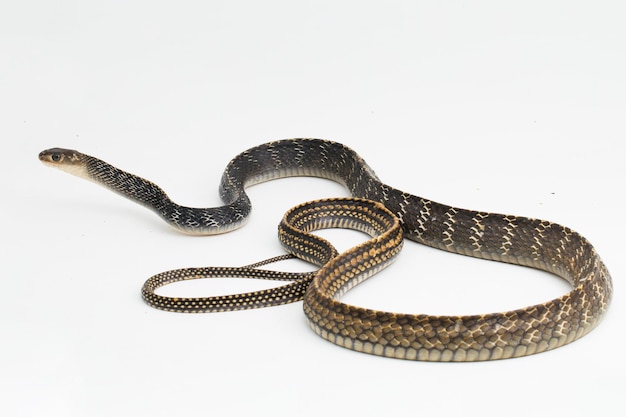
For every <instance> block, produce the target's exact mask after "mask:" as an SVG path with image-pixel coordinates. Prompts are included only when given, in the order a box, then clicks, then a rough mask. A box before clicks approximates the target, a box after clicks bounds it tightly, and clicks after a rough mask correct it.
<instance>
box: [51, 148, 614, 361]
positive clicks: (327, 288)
mask: <svg viewBox="0 0 626 417" xmlns="http://www.w3.org/2000/svg"><path fill="white" fill-rule="evenodd" d="M40 159H41V160H42V161H43V162H45V163H47V164H49V165H52V166H56V167H59V168H61V169H64V170H66V171H68V172H71V173H73V174H76V175H79V176H81V177H84V178H87V179H90V180H92V181H95V182H97V183H99V184H101V185H104V186H106V187H108V188H110V189H112V190H113V191H116V192H118V193H120V194H122V195H123V196H125V197H127V198H130V199H132V200H134V201H136V202H138V203H141V204H143V205H145V206H147V207H149V208H150V209H152V210H154V211H155V212H156V213H158V214H159V215H160V216H161V217H162V218H163V219H165V220H166V221H167V223H168V224H170V225H171V226H172V227H174V228H176V229H178V230H181V231H183V232H185V233H194V234H217V233H223V232H228V231H231V230H234V229H236V228H238V227H240V226H242V225H243V224H244V223H245V221H246V219H247V216H248V214H249V213H250V209H251V203H250V200H249V198H248V196H247V194H246V193H245V188H246V187H248V186H251V185H253V184H256V183H259V182H263V181H268V180H271V179H275V178H281V177H288V176H316V177H322V178H328V179H331V180H334V181H337V182H340V183H342V184H343V185H345V186H346V187H347V189H348V190H349V191H350V193H351V195H352V196H353V197H356V198H358V199H362V200H349V201H326V202H324V201H323V202H321V203H319V202H318V203H316V204H318V205H321V207H323V208H324V207H327V206H328V205H330V206H332V205H334V204H335V205H336V204H339V205H342V204H344V205H346V207H348V211H354V210H356V209H355V207H362V208H364V210H365V211H367V213H368V215H367V216H365V217H364V218H363V219H364V220H363V219H362V220H359V221H356V222H355V221H354V218H353V217H350V216H349V215H344V214H342V215H337V214H332V213H334V212H333V211H332V210H331V211H330V213H331V214H329V212H328V211H324V212H323V213H319V212H318V214H317V215H316V216H314V218H319V219H326V220H320V221H319V222H318V223H307V222H306V221H305V222H304V223H302V222H298V221H295V220H293V218H292V219H288V218H287V217H288V216H287V215H286V216H285V218H284V219H283V222H282V223H281V225H283V226H281V227H282V229H281V230H289V232H288V233H283V236H284V238H285V240H284V241H283V243H284V244H285V245H286V246H287V247H288V248H289V249H290V250H293V251H294V252H295V254H296V256H304V255H303V251H304V252H306V251H311V250H313V249H311V248H315V245H316V242H315V240H314V239H315V238H313V237H312V236H313V235H310V234H309V232H310V231H311V230H315V228H316V227H338V226H341V224H343V223H346V221H345V220H346V219H352V220H350V221H348V222H347V223H348V225H347V227H355V228H363V227H365V226H364V225H365V224H367V225H368V226H367V227H365V231H367V232H368V233H369V234H370V235H372V236H373V238H372V239H371V240H369V241H367V242H365V243H364V244H362V245H359V246H357V247H356V248H353V249H351V250H349V251H347V252H345V253H342V254H339V255H337V254H336V253H334V252H332V249H327V251H329V252H328V253H327V254H326V255H319V254H317V255H315V256H314V257H313V259H312V261H313V262H315V263H317V264H319V265H320V266H321V269H320V270H319V271H318V272H317V273H316V274H302V275H301V276H295V277H294V275H289V274H288V273H285V275H281V273H273V272H266V271H263V270H260V269H258V268H255V267H249V268H232V269H229V268H207V269H202V268H192V269H186V270H178V271H170V272H166V273H163V274H159V275H158V276H156V277H153V279H151V280H152V281H150V280H149V282H147V283H146V286H144V290H145V291H144V298H145V299H146V301H148V302H149V303H150V304H151V305H154V306H155V307H159V308H163V309H167V310H173V311H223V310H232V309H240V308H253V307H261V306H265V305H274V304H282V303H285V302H291V301H295V300H296V299H300V298H302V297H304V311H305V314H306V316H307V320H308V322H309V324H310V325H311V327H312V328H313V330H314V331H315V332H316V333H318V334H319V335H320V336H322V337H323V338H325V339H327V340H329V341H331V342H333V343H336V344H338V345H340V346H343V347H346V348H350V349H353V350H357V351H361V352H366V353H371V354H376V355H381V356H388V357H394V358H402V359H412V360H429V361H477V360H491V359H504V358H511V357H519V356H525V355H529V354H533V353H538V352H543V351H546V350H549V349H553V348H556V347H559V346H562V345H564V344H567V343H569V342H571V341H573V340H576V339H578V338H580V337H582V336H584V335H585V334H587V333H588V332H589V331H590V330H592V329H593V328H594V327H595V326H596V325H597V324H598V323H599V321H600V319H601V317H602V316H603V314H604V313H605V311H606V309H607V307H608V305H609V301H610V299H611V294H612V282H611V278H610V275H609V272H608V270H607V268H606V266H605V265H604V263H603V262H602V260H601V258H600V256H599V255H598V254H597V252H596V251H595V249H594V248H593V246H592V245H591V244H590V243H589V242H588V241H587V240H586V239H585V238H584V237H583V236H582V235H580V234H578V233H577V232H575V231H573V230H571V229H569V228H567V227H565V226H561V225H559V224H556V223H552V222H549V221H545V220H538V219H531V218H527V217H520V216H512V215H505V214H495V213H487V212H480V211H473V210H465V209H461V208H457V207H452V206H448V205H445V204H440V203H437V202H434V201H431V200H428V199H425V198H422V197H418V196H415V195H412V194H408V193H406V192H403V191H400V190H397V189H394V188H392V187H390V186H388V185H386V184H384V183H383V182H381V181H380V180H379V179H378V177H377V176H376V174H375V173H374V171H373V170H372V169H371V168H370V167H369V166H368V165H367V163H365V161H364V160H363V159H362V158H361V157H360V156H359V155H358V154H357V153H356V152H354V151H353V150H352V149H350V148H348V147H346V146H344V145H342V144H340V143H336V142H331V141H325V140H319V139H288V140H281V141H275V142H270V143H266V144H263V145H260V146H257V147H254V148H251V149H249V150H247V151H245V152H243V153H241V154H239V155H238V156H236V157H235V158H234V159H233V160H232V161H231V162H230V163H229V164H228V166H227V167H226V170H225V171H224V174H223V176H222V180H221V184H220V196H221V198H222V200H223V201H224V205H223V206H221V207H215V208H189V207H184V206H180V205H178V204H176V203H174V202H172V201H171V200H170V199H169V198H168V197H167V195H166V194H165V192H164V191H163V190H161V188H159V187H158V186H156V185H155V184H153V183H152V182H150V181H147V180H145V179H143V178H140V177H138V176H135V175H133V174H130V173H127V172H125V171H122V170H120V169H118V168H115V167H113V166H111V165H109V164H107V163H106V162H104V161H101V160H99V159H97V158H94V157H91V156H88V155H85V154H82V153H79V152H77V151H71V150H65V149H59V148H55V149H50V150H47V151H44V152H42V153H41V154H40ZM381 204H382V206H384V207H381ZM309 209H310V207H309V206H307V205H304V206H302V207H299V208H296V209H293V211H290V212H291V213H292V215H294V216H295V217H296V218H297V217H298V215H299V214H300V213H303V212H306V211H307V210H309ZM386 211H388V212H390V213H391V214H392V218H393V217H395V218H397V226H394V224H393V221H391V220H389V218H387V217H386V216H387V214H385V215H381V214H380V213H385V212H386ZM288 214H289V213H288ZM376 216H382V217H379V218H378V220H375V219H376V218H377V217H376ZM329 218H330V220H329ZM381 218H385V219H387V220H384V221H383V220H381ZM311 224H314V225H315V227H313V226H311ZM383 225H385V226H384V227H383ZM398 226H399V227H398ZM341 227H343V226H341ZM397 230H401V233H399V232H397ZM402 235H403V236H404V237H406V238H408V239H411V240H413V241H416V242H419V243H422V244H425V245H428V246H432V247H435V248H438V249H443V250H446V251H449V252H454V253H458V254H463V255H469V256H473V257H477V258H483V259H490V260H494V261H500V262H506V263H512V264H517V265H523V266H529V267H533V268H538V269H541V270H545V271H548V272H551V273H553V274H556V275H558V276H560V277H562V278H564V279H565V280H567V281H568V282H569V283H570V284H571V285H572V290H571V291H570V292H568V293H566V294H564V295H563V296H561V297H559V298H556V299H554V300H551V301H548V302H546V303H543V304H539V305H534V306H529V307H526V308H521V309H517V310H513V311H508V312H502V313H492V314H482V315H467V316H432V315H423V314H395V313H390V312H383V311H377V310H370V309H365V308H360V307H356V306H352V305H348V304H345V303H342V302H341V301H339V297H340V295H341V294H342V293H343V292H344V291H346V290H347V289H349V288H351V287H352V286H353V285H356V284H357V283H358V282H360V281H362V280H363V279H365V278H367V277H368V276H370V275H371V274H372V273H373V272H375V271H376V270H378V269H380V268H382V267H384V266H386V264H387V263H389V262H390V261H391V260H392V259H393V257H394V256H395V254H396V253H397V251H398V250H399V246H400V245H401V241H402ZM285 242H287V243H285ZM318 243H319V242H318ZM300 244H303V245H304V246H299V245H300ZM309 260H310V261H311V259H309ZM233 275H234V276H241V277H261V278H262V276H261V275H265V277H266V278H269V279H287V280H295V282H293V283H291V284H288V285H287V286H285V287H281V289H280V290H279V291H278V294H279V295H277V294H274V293H272V292H267V293H265V294H264V295H262V296H260V297H259V298H255V297H256V296H257V293H254V294H247V295H246V294H243V295H240V296H239V297H235V298H231V299H230V300H226V298H228V297H225V298H224V297H216V298H210V297H209V300H212V301H211V302H208V301H207V299H169V300H168V299H167V298H166V297H165V298H163V297H162V298H159V297H160V296H157V295H156V294H154V292H153V290H154V289H155V288H157V287H159V286H161V285H164V284H167V283H169V282H173V281H177V280H181V279H194V278H199V277H205V276H233ZM285 288H288V290H284V289H285ZM251 296H252V298H254V300H252V301H251V298H250V297H251ZM152 297H154V298H152ZM246 299H247V300H248V302H249V304H245V303H246V302H247V301H245V300H246ZM163 300H165V301H163ZM190 300H191V301H190ZM213 301H215V302H214V303H213V304H211V303H212V302H213ZM159 302H161V303H165V304H162V305H161V306H159V305H155V304H158V303H159ZM194 302H195V303H196V304H195V306H194V305H193V304H190V303H194ZM185 303H187V304H185Z"/></svg>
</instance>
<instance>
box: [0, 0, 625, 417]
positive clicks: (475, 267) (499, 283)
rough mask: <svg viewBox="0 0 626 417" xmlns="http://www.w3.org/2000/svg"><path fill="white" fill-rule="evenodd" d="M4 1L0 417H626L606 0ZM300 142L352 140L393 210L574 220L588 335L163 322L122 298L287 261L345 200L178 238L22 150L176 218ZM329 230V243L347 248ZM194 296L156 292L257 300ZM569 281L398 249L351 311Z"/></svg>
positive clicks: (292, 196)
mask: <svg viewBox="0 0 626 417" xmlns="http://www.w3.org/2000/svg"><path fill="white" fill-rule="evenodd" d="M8 4H9V2H4V3H3V4H2V6H0V137H1V138H2V150H3V152H2V162H1V163H0V169H1V170H2V175H1V176H0V181H1V183H0V185H1V186H2V205H1V206H0V210H1V213H0V214H1V219H2V223H3V232H2V240H1V242H2V262H1V266H2V278H1V279H2V297H1V301H0V396H1V401H0V414H2V415H6V416H32V415H46V416H52V415H65V416H85V415H89V416H110V415H152V416H165V415H168V416H171V415H183V413H190V415H213V414H215V415H252V414H254V415H276V416H283V415H289V416H294V415H298V416H309V415H340V414H346V413H349V415H363V413H366V414H365V415H397V414H399V413H408V414H410V415H434V414H436V415H466V416H472V415H481V416H485V415H506V416H516V415H531V414H532V415H555V413H558V415H571V416H574V415H590V414H589V413H594V414H593V415H603V416H608V415H624V414H623V413H624V408H625V407H624V401H623V398H622V397H623V392H624V382H623V378H624V373H625V372H626V365H625V359H624V354H623V348H624V346H623V344H624V342H625V340H624V336H623V334H624V328H625V323H624V317H625V315H626V314H625V311H624V306H623V301H624V300H623V294H624V291H623V289H624V287H625V286H624V276H625V275H624V274H625V272H626V271H625V268H624V264H623V262H622V261H620V258H622V259H623V246H624V234H625V228H624V221H623V216H624V210H623V199H622V198H623V194H624V191H623V182H624V174H625V173H624V168H623V164H624V162H623V157H624V151H623V148H622V147H621V146H620V142H622V143H623V141H624V139H625V134H626V128H625V126H624V115H625V110H626V106H625V97H626V82H625V77H624V74H626V58H625V51H626V48H625V41H626V30H625V29H624V15H625V13H624V10H623V9H622V8H621V7H620V2H618V1H615V2H609V1H596V2H576V1H574V2H572V1H527V2H521V3H520V2H501V1H476V2H461V1H453V2H450V1H445V2H424V1H413V2H408V1H407V2H397V1H390V2H385V4H384V5H383V2H369V1H358V2H347V1H344V2H341V1H311V2H308V1H307V2H302V1H282V2H280V1H262V2H251V1H250V2H244V1H239V2H235V1H220V2H218V1H196V2H191V1H178V2H163V1H159V2H156V1H123V2H122V1H120V2H117V1H109V2H98V3H96V2H84V1H63V2H49V1H21V2H11V3H10V4H11V5H8ZM290 137H320V138H326V139H333V140H336V141H340V142H343V143H345V144H347V145H348V146H350V147H352V148H354V149H355V150H356V151H357V152H359V153H360V154H361V155H362V156H363V157H364V158H365V159H366V161H368V163H369V164H370V165H371V166H372V167H373V168H374V170H375V171H376V172H377V173H378V175H379V176H380V177H381V178H382V179H383V181H385V182H386V183H388V184H390V185H393V186H395V187H397V188H400V189H402V190H405V191H407V192H411V193H414V194H418V195H421V196H424V197H427V198H431V199H434V200H436V201H439V202H444V203H448V204H453V205H457V206H461V207H466V208H473V209H480V210H486V211H495V212H505V213H511V214H519V215H526V216H532V217H540V218H545V219H549V220H553V221H556V222H559V223H562V224H565V225H568V226H570V227H572V228H574V229H576V230H578V231H579V232H581V233H582V234H583V235H585V236H586V237H587V238H589V240H590V241H591V242H592V243H593V244H594V245H595V247H596V248H597V250H598V251H599V253H600V254H601V255H602V257H603V259H604V260H605V262H606V263H607V265H608V267H609V270H610V271H611V273H612V275H613V278H614V282H615V289H616V293H615V297H614V299H613V303H612V305H611V307H610V309H609V312H608V314H607V316H606V318H605V320H604V321H603V322H602V323H601V325H600V326H599V327H598V328H597V329H596V330H594V331H593V332H592V333H591V334H589V335H588V336H586V337H584V338H583V339H581V340H579V341H577V342H575V343H573V344H571V345H569V346H566V347H563V348H560V349H557V350H555V351H552V352H548V353H543V354H540V355H535V356H531V357H526V358H522V359H514V360H506V361H499V362H488V363H473V364H441V363H421V362H408V361H399V360H392V359H385V358H379V357H375V356H370V355H365V354H360V353H357V352H353V351H349V350H346V349H342V348H339V347H336V346H335V345H333V344H330V343H328V342H326V341H324V340H322V339H321V338H319V337H318V336H316V335H315V334H314V333H313V332H312V331H311V330H310V329H309V328H308V327H307V325H306V322H305V319H304V314H303V313H302V307H301V303H297V304H292V305H288V306H282V307H276V308H268V309H262V310H253V311H247V312H236V313H224V314H204V315H184V314H174V313H165V312H161V311H156V310H153V309H151V308H150V307H148V306H147V305H145V304H144V303H143V302H142V300H141V298H140V292H139V290H140V288H141V285H142V284H143V282H144V280H145V279H147V278H148V277H149V276H150V275H152V274H154V273H157V272H160V271H163V270H166V269H171V268H179V267H185V266H202V265H242V264H245V263H250V262H253V261H256V260H260V259H263V258H266V257H269V256H273V255H277V254H280V253H282V249H281V247H280V245H279V243H278V240H277V239H276V226H277V224H278V221H279V220H280V217H281V216H282V213H283V212H284V211H285V210H287V209H288V208H289V207H291V206H292V205H294V204H297V203H300V202H303V201H306V200H310V199H314V198H319V197H329V196H340V195H346V191H345V190H344V189H343V188H341V187H340V186H339V185H336V184H334V183H332V182H329V181H325V180H319V179H302V178H299V179H285V180H280V181H274V182H271V183H265V184H262V185H258V186H255V187H252V188H250V190H249V193H250V196H251V198H252V200H253V204H254V212H253V215H252V218H251V219H250V222H249V223H248V225H246V226H245V227H244V228H243V229H240V230H238V231H236V232H233V233H229V234H226V235H222V236H215V237H205V238H194V237H189V236H183V235H180V234H177V233H176V232H175V231H173V230H170V229H169V228H168V227H167V226H166V224H165V223H163V222H162V221H161V220H160V219H158V218H157V216H155V215H154V214H153V213H151V212H150V211H148V210H146V209H145V208H143V207H140V206H137V205H134V204H133V203H131V202H129V201H128V200H125V199H123V198H120V197H119V196H116V195H114V194H113V193H111V192H109V191H106V190H104V189H103V188H100V187H97V186H95V185H93V184H90V183H88V182H86V181H82V180H79V179H77V178H73V177H70V176H68V175H66V174H64V173H61V172H60V171H56V170H51V169H49V168H46V167H44V166H43V165H41V164H40V163H39V161H38V160H37V153H38V152H39V151H40V150H42V149H45V148H49V147H53V146H62V147H69V148H76V149H79V150H81V151H83V152H86V153H89V154H92V155H95V156H99V157H101V158H103V159H105V160H106V161H108V162H110V163H113V164H115V165H116V166H118V167H121V168H124V169H127V170H129V171H132V172H134V173H137V174H140V175H142V176H144V177H146V178H149V179H151V180H153V181H154V182H156V183H157V184H159V185H161V186H162V187H163V188H164V189H165V190H166V191H167V192H168V193H169V194H170V196H171V197H172V199H174V200H175V201H177V202H180V203H183V204H186V205H191V206H215V205H219V204H220V201H219V198H218V195H217V186H218V183H219V178H220V176H221V172H222V170H223V169H224V167H225V166H226V164H227V162H228V161H229V160H230V159H231V158H232V157H233V156H235V155H236V154H237V153H239V152H241V151H243V150H245V149H247V148H249V147H251V146H254V145H257V144H260V143H263V142H266V141H268V140H272V139H280V138H290ZM325 236H327V237H329V238H330V239H332V241H333V242H335V243H336V244H337V246H338V247H340V248H345V247H347V246H349V245H350V244H352V243H354V242H357V241H360V240H361V239H363V237H362V236H360V235H358V234H356V233H355V232H348V231H332V232H326V234H325ZM281 267H282V268H285V269H296V268H301V266H300V264H297V263H295V262H294V263H289V264H285V265H281ZM195 284H196V285H191V284H190V283H188V284H185V285H181V286H176V287H174V286H172V287H171V288H168V289H167V292H168V293H172V294H174V293H175V294H179V295H191V294H194V295H210V294H226V293H232V292H238V291H242V290H250V289H256V288H263V287H264V286H266V285H267V284H265V283H260V284H259V283H256V282H238V281H235V280H232V281H225V280H216V281H214V282H199V283H195ZM565 291H567V285H566V284H565V283H564V282H562V281H561V280H559V279H557V278H554V277H551V276H549V275H547V274H543V273H540V272H537V271H533V270H529V269H525V268H520V267H514V266H507V265H500V264H495V263H490V262H486V261H478V260H473V259H469V258H465V257H462V256H457V255H452V254H448V253H443V252H439V251H436V250H433V249H429V248H425V247H423V246H420V245H418V244H415V243H413V242H407V243H406V245H405V248H404V250H403V252H402V253H401V255H400V257H399V260H398V261H397V262H396V263H395V264H394V265H392V266H391V267H390V268H389V269H387V270H385V271H383V272H382V273H381V274H380V275H378V276H376V277H374V278H372V279H371V280H370V281H368V282H367V283H365V284H363V285H362V286H360V287H359V288H357V289H355V290H354V291H352V292H351V293H349V294H347V295H346V296H345V300H346V301H349V302H351V303H354V304H359V305H362V306H367V307H373V308H380V309H387V310H395V311H403V312H415V313H418V312H419V313H438V314H466V313H480V312H490V311H500V310H506V309H511V308H516V307H522V306H525V305H528V304H533V303H538V302H543V301H546V300H548V299H551V298H553V297H556V296H558V295H560V294H562V293H563V292H565Z"/></svg>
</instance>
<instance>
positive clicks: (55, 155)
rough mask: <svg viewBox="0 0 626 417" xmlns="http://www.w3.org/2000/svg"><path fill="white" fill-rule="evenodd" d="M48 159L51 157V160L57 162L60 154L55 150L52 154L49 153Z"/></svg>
mask: <svg viewBox="0 0 626 417" xmlns="http://www.w3.org/2000/svg"><path fill="white" fill-rule="evenodd" d="M50 159H52V161H54V162H59V161H60V160H61V154H60V153H57V152H55V153H53V154H52V155H50Z"/></svg>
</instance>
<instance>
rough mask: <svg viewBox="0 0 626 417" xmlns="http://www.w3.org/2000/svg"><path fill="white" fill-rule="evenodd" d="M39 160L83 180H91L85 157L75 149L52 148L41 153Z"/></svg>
mask: <svg viewBox="0 0 626 417" xmlns="http://www.w3.org/2000/svg"><path fill="white" fill-rule="evenodd" d="M39 160H40V161H41V162H42V163H43V164H44V165H47V166H50V167H53V168H58V169H60V170H62V171H65V172H68V173H70V174H72V175H76V176H78V177H81V178H86V179H89V175H88V173H87V166H86V164H85V155H84V154H82V153H80V152H78V151H75V150H73V149H65V148H50V149H46V150H44V151H41V152H39Z"/></svg>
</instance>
